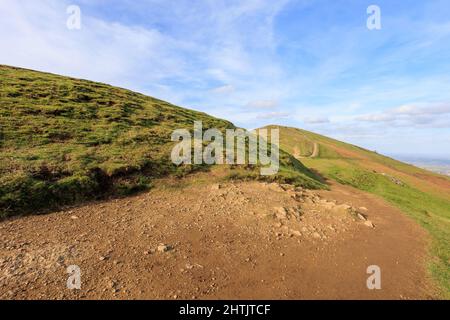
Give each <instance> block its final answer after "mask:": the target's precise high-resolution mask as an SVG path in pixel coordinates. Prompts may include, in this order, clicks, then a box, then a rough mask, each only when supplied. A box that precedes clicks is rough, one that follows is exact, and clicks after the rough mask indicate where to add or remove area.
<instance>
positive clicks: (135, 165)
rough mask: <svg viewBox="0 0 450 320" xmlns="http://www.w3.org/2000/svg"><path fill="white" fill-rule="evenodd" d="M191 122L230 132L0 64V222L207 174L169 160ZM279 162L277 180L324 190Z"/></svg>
mask: <svg viewBox="0 0 450 320" xmlns="http://www.w3.org/2000/svg"><path fill="white" fill-rule="evenodd" d="M194 121H202V122H203V127H204V130H206V129H208V128H218V129H220V130H225V129H227V128H235V126H234V125H233V124H232V123H230V122H228V121H225V120H221V119H217V118H214V117H212V116H209V115H207V114H205V113H201V112H196V111H192V110H188V109H184V108H180V107H177V106H175V105H172V104H170V103H168V102H165V101H161V100H158V99H155V98H152V97H148V96H145V95H142V94H139V93H135V92H131V91H129V90H125V89H121V88H116V87H112V86H109V85H105V84H101V83H95V82H91V81H86V80H79V79H72V78H67V77H62V76H57V75H53V74H47V73H42V72H36V71H31V70H24V69H19V68H13V67H7V66H1V65H0V218H5V217H9V216H13V215H17V214H28V213H40V212H44V211H46V210H52V209H56V208H58V207H59V206H61V205H66V204H74V203H80V202H83V201H86V200H90V199H96V198H104V197H109V196H126V195H129V194H132V193H135V192H139V191H142V190H146V189H148V188H150V187H151V186H152V184H153V181H154V180H155V179H156V178H161V177H165V176H169V175H173V176H175V177H183V176H185V175H187V174H189V173H192V172H196V171H198V170H207V167H205V166H180V167H176V166H175V165H173V164H172V162H171V160H170V152H171V149H172V147H173V142H171V134H172V132H173V130H175V129H181V128H186V129H189V130H191V131H192V130H193V123H194ZM283 157H284V158H283V159H282V167H283V172H282V174H280V175H279V176H277V177H278V178H279V179H281V180H285V179H286V176H290V178H289V179H291V180H295V182H296V183H298V184H302V185H304V186H310V187H315V188H320V187H323V184H321V182H320V181H319V180H315V179H316V178H317V177H315V176H314V175H313V174H312V173H311V172H310V171H309V170H308V169H306V168H305V167H304V166H302V165H301V164H300V163H298V162H296V161H295V159H293V158H292V157H290V156H289V155H284V156H283ZM253 170H256V169H255V168H254V169H253ZM247 171H248V170H247ZM248 172H251V171H248ZM252 174H255V172H253V173H252ZM277 177H275V179H277Z"/></svg>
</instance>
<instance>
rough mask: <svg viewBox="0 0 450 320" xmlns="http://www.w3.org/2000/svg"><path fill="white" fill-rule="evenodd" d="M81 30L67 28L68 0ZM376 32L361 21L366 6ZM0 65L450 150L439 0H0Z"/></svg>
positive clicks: (448, 27)
mask: <svg viewBox="0 0 450 320" xmlns="http://www.w3.org/2000/svg"><path fill="white" fill-rule="evenodd" d="M72 4H74V5H78V6H79V7H80V8H81V11H82V16H81V17H82V24H81V25H82V28H81V30H69V29H67V27H66V21H67V19H68V14H67V12H66V9H67V7H68V6H69V5H72ZM372 4H374V5H378V6H379V7H380V8H381V14H382V16H381V19H382V20H381V22H382V29H381V30H368V29H367V27H366V20H367V18H368V14H367V12H366V10H367V7H368V6H369V5H372ZM0 37H1V39H2V41H1V42H0V63H1V64H8V65H15V66H21V67H27V68H32V69H37V70H42V71H49V72H53V73H58V74H64V75H70V76H74V77H81V78H86V79H90V80H95V81H101V82H106V83H110V84H113V85H118V86H121V87H125V88H129V89H132V90H136V91H139V92H143V93H146V94H149V95H152V96H155V97H158V98H161V99H164V100H168V101H170V102H172V103H175V104H178V105H181V106H184V107H188V108H191V109H196V110H201V111H205V112H207V113H210V114H212V115H214V116H218V117H221V118H226V119H228V120H231V121H232V122H234V123H235V124H236V125H238V126H241V127H245V128H249V129H251V128H256V127H259V126H262V125H266V124H282V125H289V126H295V127H301V128H305V129H308V130H312V131H315V132H319V133H323V134H325V135H328V136H332V137H335V138H337V139H341V140H344V141H348V142H351V143H354V144H357V145H360V146H363V147H366V148H369V149H371V150H377V151H379V152H382V153H386V154H411V155H428V156H431V157H441V158H450V3H449V2H448V0H427V1H412V0H396V1H378V0H371V1H365V0H335V1H331V0H328V1H325V0H292V1H289V0H281V1H263V0H249V1H217V0H215V1H212V0H210V1H184V0H183V1H181V0H174V1H167V0H141V1H139V0H135V1H129V0H123V1H118V0H78V1H76V0H72V1H65V0H58V1H56V0H40V1H35V0H20V1H17V0H0Z"/></svg>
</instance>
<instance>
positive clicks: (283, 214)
mask: <svg viewBox="0 0 450 320" xmlns="http://www.w3.org/2000/svg"><path fill="white" fill-rule="evenodd" d="M275 210H276V213H275V214H276V216H277V218H278V219H286V218H287V210H286V208H283V207H277V208H275Z"/></svg>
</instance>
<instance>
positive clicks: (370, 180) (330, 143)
mask: <svg viewBox="0 0 450 320" xmlns="http://www.w3.org/2000/svg"><path fill="white" fill-rule="evenodd" d="M268 128H279V129H280V147H281V148H282V149H284V150H285V151H287V152H289V153H292V154H294V155H295V154H299V152H300V154H304V155H311V145H313V144H317V147H318V152H317V155H316V156H315V157H312V158H304V157H301V161H302V163H304V164H305V165H306V166H307V167H308V168H310V169H313V170H315V171H317V172H319V173H320V174H321V175H322V176H324V177H325V178H326V179H329V180H334V181H336V182H338V183H341V184H345V185H351V186H353V187H355V188H357V189H360V190H363V191H367V192H370V193H373V194H376V195H378V196H380V197H382V198H384V199H385V200H386V201H388V202H390V203H391V204H393V205H395V206H397V207H398V208H400V209H401V210H402V211H403V212H405V213H406V214H408V215H409V216H411V217H412V218H413V219H415V220H416V221H417V222H418V223H420V224H421V225H422V226H423V227H424V228H425V229H427V230H428V231H429V233H430V235H431V237H432V240H433V245H432V253H433V254H434V256H435V257H436V259H435V260H434V261H433V262H432V263H431V266H430V268H431V271H432V273H433V274H434V276H435V278H436V279H437V280H438V281H439V283H440V284H441V285H442V287H443V289H444V292H445V294H446V295H450V179H449V177H446V176H442V175H439V174H435V173H432V172H429V171H426V170H423V169H420V168H416V167H414V166H412V165H408V164H405V163H402V162H400V161H396V160H394V159H391V158H389V157H385V156H383V155H380V154H378V153H376V152H372V151H369V150H365V149H363V148H360V147H357V146H354V145H351V144H347V143H344V142H341V141H337V140H334V139H331V138H328V137H324V136H321V135H318V134H315V133H312V132H308V131H305V130H300V129H296V128H289V127H279V126H269V127H268ZM304 146H307V149H306V150H303V151H299V150H302V148H304ZM297 157H299V158H300V156H297ZM393 245H395V244H393Z"/></svg>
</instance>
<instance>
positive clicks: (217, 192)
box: [0, 177, 435, 299]
mask: <svg viewBox="0 0 450 320" xmlns="http://www.w3.org/2000/svg"><path fill="white" fill-rule="evenodd" d="M194 179H196V180H195V181H196V183H185V184H184V185H183V186H182V185H180V183H179V182H173V183H170V182H167V183H166V184H165V187H159V188H157V189H155V190H152V191H151V192H148V193H145V194H141V195H139V196H136V197H131V198H127V199H120V200H113V201H107V202H98V203H91V204H88V205H85V206H81V207H77V208H71V209H67V210H65V211H62V212H55V213H52V214H48V215H45V216H30V217H23V218H17V219H13V220H9V221H4V222H1V223H0V298H2V299H168V298H169V299H316V298H319V299H419V298H434V297H435V295H434V292H435V291H434V289H433V286H432V285H431V282H430V281H429V279H428V275H427V272H426V265H425V264H426V260H427V259H428V257H427V255H426V249H427V245H428V240H427V236H426V234H425V232H424V231H423V230H422V229H421V228H420V227H418V226H417V225H416V224H415V223H414V222H412V221H411V220H410V219H408V218H407V217H405V216H404V215H403V214H402V213H401V212H399V211H398V210H397V209H395V208H393V207H391V206H390V205H388V204H386V203H385V202H383V201H382V200H381V199H379V198H376V197H375V196H372V195H368V194H365V193H362V192H360V191H357V190H355V189H351V188H349V187H344V186H341V185H333V186H332V191H320V192H311V191H305V190H301V189H294V188H292V187H290V186H284V185H283V186H280V185H278V184H265V183H259V182H242V183H232V182H228V183H224V184H222V185H219V184H213V183H212V182H211V183H201V182H199V181H201V179H198V177H194V178H193V179H192V181H194ZM360 207H365V208H366V209H367V210H365V208H360ZM358 212H359V213H360V214H362V215H364V216H365V218H367V219H369V220H370V221H371V222H372V223H373V224H374V226H375V227H374V228H371V227H369V226H367V225H366V224H365V223H367V222H365V221H364V219H361V216H360V217H359V218H358V217H357V213H358ZM162 244H164V245H166V246H167V249H169V250H168V251H166V252H160V251H159V250H158V247H159V246H160V245H162ZM160 249H161V248H160ZM69 265H78V266H79V267H80V268H81V272H82V288H81V290H79V291H77V290H68V289H67V288H66V280H67V277H68V274H66V268H67V267H68V266H69ZM370 265H378V266H380V267H381V272H382V290H368V288H367V286H366V280H367V278H368V277H369V275H368V274H367V273H366V270H367V267H368V266H370Z"/></svg>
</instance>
